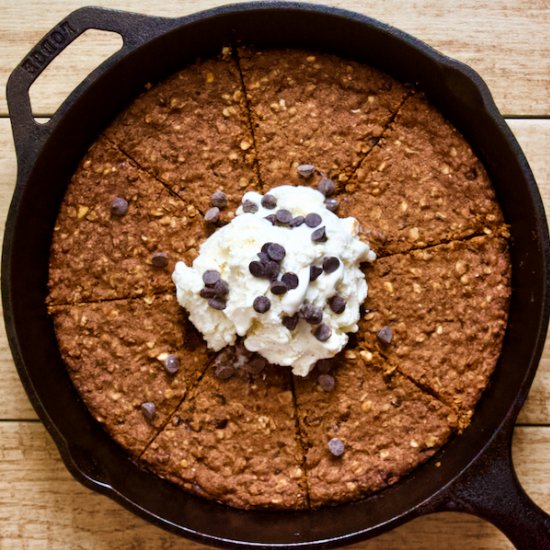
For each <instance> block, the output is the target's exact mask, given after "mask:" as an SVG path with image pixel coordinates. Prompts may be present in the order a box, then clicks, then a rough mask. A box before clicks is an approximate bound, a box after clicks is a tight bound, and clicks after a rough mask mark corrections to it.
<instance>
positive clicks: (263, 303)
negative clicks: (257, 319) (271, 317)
mask: <svg viewBox="0 0 550 550" xmlns="http://www.w3.org/2000/svg"><path fill="white" fill-rule="evenodd" d="M252 307H253V308H254V311H257V312H258V313H265V312H266V311H269V308H270V307H271V301H270V300H269V298H268V297H267V296H256V298H254V302H253V303H252Z"/></svg>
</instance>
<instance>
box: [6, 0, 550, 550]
mask: <svg viewBox="0 0 550 550" xmlns="http://www.w3.org/2000/svg"><path fill="white" fill-rule="evenodd" d="M233 1H235V0H233ZM236 1H237V2H238V1H242V0H236ZM306 1H311V0H306ZM314 1H315V0H314ZM88 3H91V2H87V1H86V0H63V1H60V0H47V1H46V0H3V1H2V2H1V4H2V5H1V12H0V13H1V15H2V17H1V20H0V45H1V47H2V56H0V228H1V229H0V236H2V235H1V233H2V231H3V226H4V220H5V217H6V214H7V209H8V206H9V201H10V198H11V195H12V192H13V188H14V183H15V176H16V164H15V155H14V151H13V141H12V138H11V130H10V128H9V121H8V120H7V119H6V118H2V117H5V115H6V113H7V105H6V100H5V83H6V81H7V78H8V76H9V74H10V72H11V71H12V70H13V68H14V67H15V66H16V64H17V63H19V61H21V60H22V59H23V57H24V56H25V55H26V54H27V53H28V52H29V50H30V49H31V47H32V46H33V45H34V44H35V43H36V42H37V41H38V40H39V39H40V38H41V37H42V36H43V35H44V34H45V33H46V32H47V31H48V30H49V29H50V28H52V27H53V26H54V25H55V24H56V23H58V22H59V21H60V20H62V19H63V18H64V17H65V16H66V15H67V14H68V13H69V12H70V11H72V10H73V9H76V8H78V7H81V6H83V5H86V4H88ZM221 3H222V2H220V0H186V1H185V2H183V1H182V2H161V1H160V0H152V1H150V2H145V1H144V0H112V1H110V0H96V1H94V2H93V4H95V5H102V6H109V7H111V8H119V9H126V10H133V11H137V12H141V13H146V14H150V15H155V14H156V15H163V16H182V15H186V14H189V13H193V12H196V11H199V10H201V9H207V8H210V7H214V6H216V5H220V4H221ZM330 4H331V5H333V6H337V7H343V8H348V9H351V10H355V11H358V12H362V13H364V14H366V15H370V16H371V17H374V18H377V19H379V20H382V21H384V22H386V23H389V24H391V25H394V26H396V27H398V28H400V29H402V30H404V31H406V32H409V33H410V34H412V35H414V36H416V37H417V38H420V39H422V40H424V41H426V42H428V43H429V44H430V45H432V46H434V47H435V48H437V49H439V50H440V51H442V52H443V53H446V54H447V55H449V56H451V57H455V58H457V59H459V60H461V61H463V62H465V63H467V64H469V65H471V66H472V67H473V68H474V69H476V70H477V71H478V72H479V73H480V74H481V76H482V77H483V78H484V79H485V80H486V82H487V83H488V85H489V87H490V89H491V91H492V93H493V95H494V97H495V100H496V103H497V105H498V106H499V108H500V110H501V111H502V112H504V113H505V114H507V115H511V116H514V117H515V119H514V120H509V121H508V123H509V125H510V127H511V128H512V130H513V132H514V134H515V135H516V137H517V139H518V141H519V143H520V144H521V146H522V147H523V149H524V151H525V154H526V156H527V159H528V161H529V163H530V165H531V167H532V169H533V172H534V175H535V178H536V180H537V182H538V185H539V189H540V191H541V195H542V197H543V201H544V204H545V207H546V209H547V212H550V160H549V159H548V150H549V145H550V120H549V117H550V41H549V40H548V29H549V28H550V9H549V5H548V0H526V1H525V2H519V1H517V0H491V1H489V0H464V1H462V2H455V1H453V0H438V1H434V0H417V1H415V2H402V1H400V0H386V1H384V2H369V3H366V2H364V1H363V0H337V1H332V2H330ZM112 38H113V35H103V34H101V33H97V32H88V33H86V35H84V36H83V37H82V38H81V39H79V40H78V42H76V43H75V44H73V45H72V46H71V47H70V48H68V49H67V50H66V51H65V52H64V53H63V54H62V56H60V57H59V58H58V59H57V60H56V61H55V62H54V63H53V64H52V65H51V68H50V69H49V70H47V71H46V72H45V73H44V74H43V75H42V76H41V78H40V79H39V80H38V81H37V84H36V85H35V86H33V88H32V90H31V91H32V100H33V109H34V113H35V115H37V116H38V115H45V116H48V115H51V114H52V113H53V112H54V111H55V109H56V108H57V106H58V105H59V104H60V102H62V101H63V100H64V99H65V98H66V97H67V95H68V94H69V93H70V91H71V90H72V89H73V88H74V87H75V86H76V85H77V83H78V82H79V81H80V80H81V79H82V78H83V77H84V76H85V75H86V74H88V72H89V71H90V70H92V69H93V68H94V67H95V66H97V64H98V63H99V62H100V61H101V60H102V59H104V58H105V57H106V56H107V55H109V53H110V52H111V51H113V49H114V48H116V47H118V45H119V44H120V42H119V41H118V42H117V41H116V40H115V42H113V41H112ZM522 116H529V117H531V119H525V118H523V119H522V118H521V117H522ZM518 117H519V119H518ZM533 117H539V118H534V119H533ZM0 396H1V399H0V550H4V549H10V550H11V549H20V548H24V549H27V548H29V549H35V548H36V549H42V548H52V549H54V548H55V550H57V549H60V548H61V549H65V548H66V549H71V550H72V549H73V548H74V549H80V548H82V549H92V548H93V549H109V550H110V549H112V548H122V549H126V548H128V549H130V548H131V549H141V548H154V549H157V548H159V549H164V548H166V549H168V548H174V547H176V548H185V549H190V550H199V549H203V548H206V547H205V546H203V545H200V544H196V543H192V542H189V541H187V540H184V539H179V538H178V537H176V536H175V535H172V534H169V533H166V532H164V531H163V530H161V529H159V528H157V527H155V526H153V525H150V524H148V523H147V522H145V521H143V520H141V519H139V518H137V517H136V516H134V515H133V514H131V513H129V512H127V511H126V510H125V509H123V508H122V507H120V506H119V505H118V504H116V503H114V502H113V501H111V500H110V499H108V498H106V497H104V496H101V495H98V494H96V493H94V492H92V491H90V490H88V489H86V488H85V487H83V486H81V485H80V484H79V483H78V482H76V481H75V480H74V479H73V478H72V477H71V476H70V474H69V473H68V472H67V470H66V468H65V467H64V465H63V463H62V461H61V459H60V457H59V454H58V452H57V449H56V448H55V445H54V444H53V442H52V441H51V439H50V437H49V435H48V434H47V432H46V431H45V429H44V427H43V426H42V425H41V424H40V423H39V422H37V421H36V415H35V413H34V411H33V409H32V407H31V405H30V403H29V401H28V399H27V397H26V395H25V393H24V391H23V388H22V386H21V383H20V381H19V379H18V376H17V373H16V370H15V368H14V365H13V360H12V359H11V354H10V351H9V347H8V344H7V340H6V336H5V332H4V327H3V325H2V326H1V327H0ZM519 422H520V424H521V425H520V426H519V427H517V428H516V431H515V437H514V444H513V456H514V462H515V464H516V467H517V470H518V476H519V479H520V481H521V482H522V484H523V485H524V487H525V488H526V490H527V492H528V493H529V494H530V495H531V497H532V498H533V499H534V500H535V502H537V503H538V504H539V505H540V506H542V507H543V508H544V509H545V510H546V511H548V512H550V461H549V459H548V456H549V453H548V449H550V337H547V341H546V346H545V349H544V352H543V356H542V360H541V363H540V366H539V369H538V372H537V376H536V378H535V381H534V383H533V387H532V390H531V392H530V395H529V398H528V400H527V402H526V405H525V407H524V409H523V411H522V413H521V415H520V417H519ZM441 547H446V548H448V549H450V550H455V549H456V550H462V549H464V548H476V549H477V548H479V549H487V550H493V549H494V550H496V549H499V550H500V549H507V550H509V549H512V545H511V544H510V543H509V541H507V539H506V538H505V537H504V535H502V534H501V533H500V532H499V531H498V530H497V529H495V528H494V527H493V526H491V525H490V524H489V523H487V522H484V521H482V520H480V519H478V518H475V517H471V516H467V515H464V514H450V513H445V514H437V515H433V516H429V517H423V518H420V519H417V520H415V521H413V522H410V523H408V524H406V525H404V526H402V527H400V528H398V529H396V530H394V531H392V532H390V533H386V534H384V535H382V536H381V537H378V538H377V539H374V540H372V541H369V542H368V543H367V542H366V543H360V544H357V545H354V546H351V547H350V548H355V549H366V548H368V549H370V550H373V549H374V550H377V549H380V550H382V549H384V550H387V549H391V550H401V549H403V550H404V549H407V550H409V549H411V550H420V549H422V550H435V549H439V548H441Z"/></svg>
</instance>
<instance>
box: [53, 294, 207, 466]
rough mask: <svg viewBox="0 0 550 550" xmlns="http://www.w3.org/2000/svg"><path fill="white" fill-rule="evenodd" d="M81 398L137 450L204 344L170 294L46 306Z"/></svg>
mask: <svg viewBox="0 0 550 550" xmlns="http://www.w3.org/2000/svg"><path fill="white" fill-rule="evenodd" d="M51 314H52V316H53V320H54V324H55V330H56V335H57V339H58V343H59V350H60V352H61V357H62V358H63V360H64V361H65V363H66V365H67V369H68V372H69V375H70V377H71V379H72V381H73V383H74V385H75V387H76V389H77V390H78V392H79V394H80V396H81V397H82V400H83V401H84V403H85V404H86V405H87V407H88V409H89V410H90V412H91V413H92V415H93V416H94V417H95V418H96V419H97V420H98V421H99V422H100V423H101V424H103V426H104V427H105V429H106V430H107V431H108V432H109V433H110V434H111V436H112V437H113V438H114V439H115V440H116V441H117V442H118V443H120V444H121V445H122V446H123V447H124V448H126V449H128V450H129V451H130V453H132V454H133V455H136V456H137V455H139V454H140V453H141V452H142V451H143V449H144V448H145V446H146V445H147V443H148V442H149V440H150V439H151V438H152V437H153V436H154V435H155V433H156V432H157V431H158V429H159V428H160V427H161V426H162V425H163V424H164V422H165V421H166V420H167V418H168V416H169V415H170V414H171V413H172V412H173V410H174V409H175V408H176V407H177V405H178V404H179V402H180V400H181V398H182V397H183V395H185V393H186V391H187V390H188V388H189V387H190V386H191V385H192V384H193V382H194V381H195V380H196V379H197V377H198V376H199V374H200V373H201V372H202V370H204V368H205V365H206V364H207V360H208V359H207V353H206V345H205V344H204V343H203V342H202V339H201V338H200V335H199V334H198V333H196V331H195V330H194V327H193V326H192V325H191V324H190V323H189V322H188V321H186V320H185V319H184V318H183V317H182V314H181V310H180V308H179V306H178V304H177V302H176V299H175V297H174V296H172V295H164V296H156V297H151V298H143V299H137V300H118V301H109V302H101V303H95V304H81V305H72V306H54V307H52V309H51Z"/></svg>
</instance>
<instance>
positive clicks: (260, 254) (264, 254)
mask: <svg viewBox="0 0 550 550" xmlns="http://www.w3.org/2000/svg"><path fill="white" fill-rule="evenodd" d="M256 256H258V258H260V262H262V263H264V264H265V263H267V262H270V261H271V260H270V259H269V256H268V255H267V252H258V254H256Z"/></svg>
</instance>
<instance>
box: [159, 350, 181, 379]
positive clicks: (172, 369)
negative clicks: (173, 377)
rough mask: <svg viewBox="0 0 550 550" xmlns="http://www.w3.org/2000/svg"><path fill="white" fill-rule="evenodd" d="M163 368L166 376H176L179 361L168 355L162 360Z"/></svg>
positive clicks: (175, 356) (175, 357)
mask: <svg viewBox="0 0 550 550" xmlns="http://www.w3.org/2000/svg"><path fill="white" fill-rule="evenodd" d="M163 363H164V368H165V369H166V372H167V373H168V374H176V372H178V371H179V370H180V360H179V359H178V357H177V355H174V354H173V353H170V354H169V355H167V356H166V357H165V358H164V361H163Z"/></svg>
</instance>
